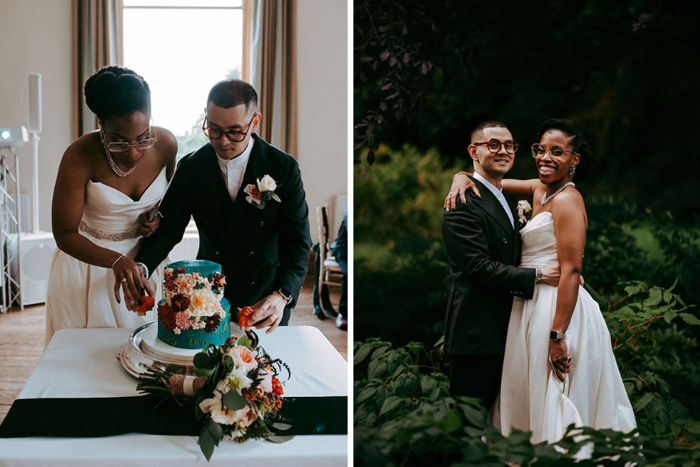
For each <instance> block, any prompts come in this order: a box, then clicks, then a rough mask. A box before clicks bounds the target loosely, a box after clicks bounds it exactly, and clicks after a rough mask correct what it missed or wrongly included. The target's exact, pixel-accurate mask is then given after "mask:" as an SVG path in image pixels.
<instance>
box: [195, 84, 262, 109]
mask: <svg viewBox="0 0 700 467" xmlns="http://www.w3.org/2000/svg"><path fill="white" fill-rule="evenodd" d="M210 102H212V103H213V104H214V105H216V106H218V107H221V108H224V109H230V108H231V107H236V106H237V105H241V104H245V109H246V111H248V110H249V109H250V108H251V107H253V108H255V107H257V105H258V93H257V92H255V88H254V87H253V86H252V85H251V84H250V83H248V82H246V81H243V80H241V79H225V80H222V81H219V82H218V83H216V84H215V85H214V87H212V88H211V91H209V97H207V105H209V103H210Z"/></svg>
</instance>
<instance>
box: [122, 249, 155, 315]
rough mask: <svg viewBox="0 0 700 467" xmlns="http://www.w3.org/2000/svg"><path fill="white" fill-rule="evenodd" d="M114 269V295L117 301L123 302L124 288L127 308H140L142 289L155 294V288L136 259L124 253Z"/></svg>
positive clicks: (149, 293)
mask: <svg viewBox="0 0 700 467" xmlns="http://www.w3.org/2000/svg"><path fill="white" fill-rule="evenodd" d="M112 270H113V271H114V277H115V281H114V296H115V298H116V299H117V302H119V303H121V296H120V290H119V289H120V288H122V286H123V289H124V301H125V302H126V307H127V309H129V310H131V311H137V310H138V309H139V304H140V303H139V299H140V298H141V291H142V290H145V291H146V292H147V293H148V295H150V296H151V297H152V296H153V290H151V286H150V284H149V283H148V280H147V279H146V277H145V276H144V275H143V269H141V266H139V265H138V264H136V263H135V262H134V260H132V259H130V258H128V257H127V256H124V255H122V256H121V257H120V258H119V260H118V261H117V262H116V263H114V266H113V267H112Z"/></svg>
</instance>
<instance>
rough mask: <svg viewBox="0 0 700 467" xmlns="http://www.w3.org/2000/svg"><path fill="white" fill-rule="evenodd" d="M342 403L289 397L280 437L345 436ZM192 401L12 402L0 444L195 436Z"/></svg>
mask: <svg viewBox="0 0 700 467" xmlns="http://www.w3.org/2000/svg"><path fill="white" fill-rule="evenodd" d="M347 403H348V398H347V397H290V398H287V399H286V400H285V402H284V405H283V406H282V408H281V409H280V411H279V413H278V414H279V415H280V416H282V417H283V418H284V419H285V420H287V423H289V424H291V425H292V428H290V429H289V430H287V431H284V432H283V433H280V434H281V435H285V436H286V435H344V434H347ZM201 427H202V424H201V423H200V422H197V420H196V419H195V417H194V400H190V401H189V403H186V404H184V405H182V406H180V405H177V404H176V403H175V402H174V401H173V400H165V401H159V400H157V399H154V398H153V397H151V396H139V397H106V398H89V399H17V400H16V401H15V402H14V403H13V404H12V407H11V408H10V411H9V412H8V414H7V416H6V417H5V420H4V421H3V423H2V425H0V438H25V437H32V436H48V437H68V438H90V437H100V436H115V435H122V434H126V433H144V434H151V435H177V436H199V432H200V430H201Z"/></svg>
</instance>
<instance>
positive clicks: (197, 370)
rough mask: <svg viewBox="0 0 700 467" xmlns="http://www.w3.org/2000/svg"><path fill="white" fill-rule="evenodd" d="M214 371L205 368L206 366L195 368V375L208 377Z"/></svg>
mask: <svg viewBox="0 0 700 467" xmlns="http://www.w3.org/2000/svg"><path fill="white" fill-rule="evenodd" d="M212 372H213V370H211V369H209V370H205V369H204V368H195V369H194V374H195V375H197V376H204V377H207V378H208V377H209V376H211V374H212Z"/></svg>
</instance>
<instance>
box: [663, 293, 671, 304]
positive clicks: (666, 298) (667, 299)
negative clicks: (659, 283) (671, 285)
mask: <svg viewBox="0 0 700 467" xmlns="http://www.w3.org/2000/svg"><path fill="white" fill-rule="evenodd" d="M671 300H673V294H672V293H671V292H669V291H668V290H667V291H666V292H664V302H666V303H671Z"/></svg>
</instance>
